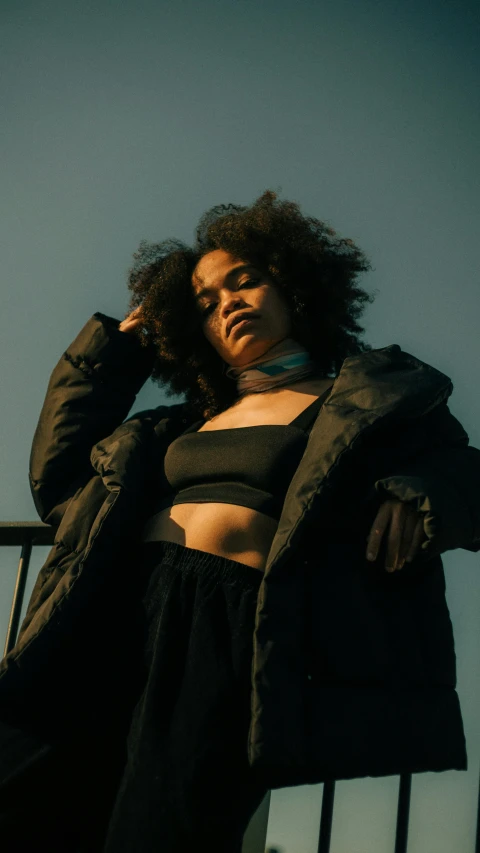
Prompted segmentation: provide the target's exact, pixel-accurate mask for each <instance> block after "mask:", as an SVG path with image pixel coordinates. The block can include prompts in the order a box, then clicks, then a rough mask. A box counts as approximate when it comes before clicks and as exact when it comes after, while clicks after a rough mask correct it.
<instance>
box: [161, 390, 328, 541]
mask: <svg viewBox="0 0 480 853" xmlns="http://www.w3.org/2000/svg"><path fill="white" fill-rule="evenodd" d="M331 387H332V386H329V387H328V388H327V390H326V391H324V392H323V394H321V395H320V396H319V397H318V399H317V400H314V401H313V403H311V404H310V405H309V406H307V408H306V409H304V410H303V412H301V413H300V414H299V415H298V417H296V418H295V420H293V421H292V422H291V423H290V424H268V425H261V426H250V427H234V428H231V429H217V430H206V431H205V432H198V429H199V428H200V426H202V425H203V424H204V423H205V421H204V420H203V421H197V422H196V423H194V424H192V425H191V426H190V427H188V428H187V429H186V430H185V432H183V433H182V435H180V436H178V438H176V439H175V441H172V443H171V444H170V445H169V447H168V450H167V452H166V454H165V457H164V462H163V470H162V471H160V472H159V487H160V486H161V492H162V498H161V500H160V501H159V502H157V504H156V505H155V509H154V515H156V514H157V513H159V512H161V511H162V510H164V509H166V508H167V507H170V506H172V505H173V504H179V503H204V502H212V501H213V502H216V503H231V504H239V505H240V506H247V507H250V508H251V509H256V510H257V511H258V512H262V513H264V514H265V515H269V516H271V517H272V518H275V519H276V520H277V521H278V519H279V518H280V515H281V512H282V508H283V503H284V500H285V495H286V493H287V489H288V487H289V485H290V481H291V479H292V477H293V475H294V473H295V471H296V470H297V467H298V465H299V463H300V460H301V458H302V456H303V454H304V452H305V448H306V446H307V441H308V436H309V434H310V431H311V428H312V426H313V424H314V422H315V420H316V418H317V415H318V412H319V411H320V408H321V406H322V405H323V403H324V401H325V399H326V397H327V396H328V395H329V394H330V391H331ZM166 491H167V494H165V492H166ZM151 523H152V517H151V518H150V519H149V521H148V524H147V527H150V525H151Z"/></svg>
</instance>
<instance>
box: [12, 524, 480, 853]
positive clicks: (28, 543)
mask: <svg viewBox="0 0 480 853" xmlns="http://www.w3.org/2000/svg"><path fill="white" fill-rule="evenodd" d="M54 535H55V532H54V528H53V527H51V526H50V525H49V524H44V523H43V522H42V521H2V522H0V545H9V546H17V547H20V548H21V552H20V560H19V564H18V571H17V579H16V582H15V589H14V592H13V599H12V606H11V610H10V618H9V621H8V629H7V636H6V640H5V648H4V653H3V654H4V656H5V655H6V654H7V653H8V652H9V651H11V649H13V647H14V645H15V642H16V638H17V634H18V628H19V623H20V615H21V612H22V606H23V598H24V594H25V585H26V581H27V576H28V569H29V566H30V557H31V554H32V547H33V545H53V540H54ZM411 785H412V776H411V774H410V773H404V774H402V775H401V776H400V777H399V787H398V805H397V826H396V833H395V847H394V851H393V853H407V842H408V821H409V814H410V793H411ZM334 799H335V782H333V781H327V782H324V783H323V796H322V812H321V818H320V832H319V839H318V847H317V853H330V839H331V834H332V820H333V805H334ZM266 819H267V822H268V814H267V815H266ZM265 830H266V825H265ZM266 853H276V848H273V847H270V848H268V849H267V851H266ZM474 853H480V785H479V793H478V805H477V827H476V836H475V851H474Z"/></svg>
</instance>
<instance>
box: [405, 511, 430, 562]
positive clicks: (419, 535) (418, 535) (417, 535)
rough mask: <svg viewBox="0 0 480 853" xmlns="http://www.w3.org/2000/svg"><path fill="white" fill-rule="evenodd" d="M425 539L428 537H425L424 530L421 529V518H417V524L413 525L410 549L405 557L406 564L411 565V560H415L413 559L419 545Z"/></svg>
mask: <svg viewBox="0 0 480 853" xmlns="http://www.w3.org/2000/svg"><path fill="white" fill-rule="evenodd" d="M426 539H428V536H426V535H425V530H424V527H423V516H421V518H419V519H418V520H417V523H416V525H415V530H414V533H413V537H412V543H411V545H410V548H409V550H408V554H407V557H406V559H407V563H411V562H412V560H413V559H415V557H416V555H417V551H418V550H419V548H420V545H421V544H422V542H424V541H425V540H426Z"/></svg>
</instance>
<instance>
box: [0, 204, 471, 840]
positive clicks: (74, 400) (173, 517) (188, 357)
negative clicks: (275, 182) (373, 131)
mask: <svg viewBox="0 0 480 853" xmlns="http://www.w3.org/2000/svg"><path fill="white" fill-rule="evenodd" d="M274 202H275V194H274V193H270V192H266V193H264V195H263V196H261V197H260V199H258V200H257V201H256V202H255V204H253V205H252V206H251V207H250V208H240V207H237V208H233V212H232V210H231V211H230V212H227V213H225V208H222V209H220V210H219V209H217V208H215V209H214V210H213V214H214V221H211V213H209V214H206V215H205V217H204V218H203V219H202V221H201V223H200V225H199V228H198V229H197V243H196V246H195V249H194V250H190V249H188V248H186V247H183V246H181V245H179V244H178V243H175V244H174V243H173V242H172V241H166V242H165V243H163V244H159V245H153V246H152V245H148V244H146V243H143V244H142V246H141V249H140V251H139V252H138V253H137V254H136V264H135V266H134V267H133V268H132V270H131V272H130V282H129V286H130V288H131V289H132V290H133V292H134V294H135V297H134V298H135V301H137V302H138V303H140V304H139V305H137V307H136V308H135V310H134V311H132V312H130V313H129V314H128V316H127V317H126V319H125V320H124V321H123V322H122V323H120V324H118V321H115V320H113V318H108V317H106V315H102V314H96V315H94V317H93V318H92V319H91V320H90V321H89V322H88V323H87V324H86V326H85V327H84V328H83V329H82V331H81V332H80V333H79V335H78V336H77V338H76V339H75V341H74V342H73V343H72V344H71V346H70V347H69V348H68V350H67V351H66V352H65V353H64V356H63V357H62V360H61V362H60V363H59V364H58V365H57V367H56V368H55V370H54V372H53V374H52V377H51V380H50V384H49V388H48V390H47V395H46V399H45V403H44V407H43V409H42V413H41V416H40V420H39V425H38V426H37V431H36V434H35V438H34V442H33V448H32V457H31V466H30V478H31V484H32V493H33V496H34V500H35V504H36V506H37V509H38V512H39V515H40V517H41V518H42V520H43V521H45V522H47V523H49V524H52V525H54V526H55V527H56V528H57V530H56V537H55V545H54V548H53V549H52V552H51V554H50V555H49V558H48V559H47V563H46V564H45V566H44V567H43V568H42V570H41V572H40V575H39V578H38V580H37V583H36V585H35V588H34V590H33V593H32V596H31V599H30V602H29V605H28V608H27V613H26V616H25V619H24V622H23V623H22V627H21V630H20V633H19V637H18V640H17V644H16V646H15V648H14V649H13V650H12V651H11V652H10V653H9V655H7V656H6V658H5V659H4V661H2V664H1V666H0V712H1V713H0V717H1V719H2V721H3V722H4V725H5V726H7V725H8V724H10V725H13V724H14V725H15V729H16V731H21V732H22V733H27V734H28V738H30V740H28V738H26V739H25V741H22V742H21V743H25V746H24V747H22V746H18V747H17V753H18V755H22V748H23V750H24V755H27V754H28V760H27V761H26V762H24V765H22V766H27V770H28V772H27V773H25V772H24V771H22V770H21V768H20V761H19V760H17V759H16V761H17V764H18V766H19V768H20V769H18V770H17V764H15V761H10V776H8V774H6V773H4V778H5V781H4V783H3V789H2V786H0V807H1V806H2V802H3V804H5V805H4V806H3V810H4V811H3V813H4V817H3V824H2V822H1V820H0V829H2V828H3V827H5V830H4V837H6V835H8V832H9V831H10V828H11V827H12V825H13V821H12V814H13V813H14V812H13V809H14V808H18V802H19V792H20V791H22V790H23V792H25V791H27V792H28V793H27V803H26V805H25V809H26V810H27V812H28V806H29V804H30V805H31V806H32V808H35V809H36V812H35V814H36V815H37V814H38V813H40V811H41V809H40V807H39V805H38V803H39V802H40V801H41V798H40V793H39V789H38V786H37V788H36V789H35V787H34V782H32V781H31V780H32V778H33V779H34V780H35V778H37V780H38V779H41V778H42V776H41V772H39V770H38V768H39V767H40V768H41V767H42V760H43V758H44V756H47V757H49V760H50V764H49V765H48V769H49V773H50V774H51V775H50V777H49V779H50V778H51V780H52V781H51V784H49V787H48V790H49V796H50V797H51V792H52V786H53V785H55V784H56V785H57V790H58V792H59V794H58V795H59V797H61V796H62V795H61V792H60V787H62V788H63V791H67V792H68V795H65V794H63V799H60V802H61V806H60V807H58V806H57V808H56V810H55V811H56V818H55V820H53V818H52V819H51V820H50V822H48V821H47V820H46V818H45V811H47V812H48V806H45V808H44V809H43V811H42V819H43V820H44V821H46V823H45V826H43V825H42V831H43V832H44V837H45V838H47V837H48V843H49V849H51V850H52V851H54V850H55V851H56V850H57V849H58V850H59V851H60V850H62V853H67V851H68V850H72V851H73V850H75V851H80V850H81V851H82V853H87V851H89V853H90V851H93V850H95V851H97V850H98V851H100V850H102V851H104V853H120V851H122V853H123V851H125V853H127V851H128V852H129V853H130V851H132V853H133V851H135V853H137V851H138V853H150V851H152V853H153V851H157V850H162V851H165V853H167V851H169V852H170V853H177V852H178V853H180V851H187V850H191V849H208V850H210V851H212V853H214V851H225V853H226V851H229V853H232V851H237V853H240V850H241V846H242V838H243V834H244V831H245V829H246V827H247V825H248V822H249V820H250V818H251V816H252V815H253V813H254V811H255V810H256V808H257V807H258V805H259V804H260V802H261V800H262V799H263V797H264V795H265V793H266V792H267V791H268V790H269V788H274V787H283V786H285V785H296V784H305V783H309V782H311V783H315V782H319V781H322V780H324V779H327V778H336V779H341V778H353V777H360V776H366V775H386V774H388V773H399V772H409V771H410V772H414V771H416V772H421V771H424V770H432V769H436V770H441V769H451V768H453V767H456V768H458V769H466V757H465V751H464V737H463V728H462V721H461V715H460V710H459V707H458V698H457V695H456V692H455V689H454V688H455V664H454V650H453V637H452V636H451V625H450V620H449V616H448V609H447V606H446V602H445V597H444V578H443V569H442V565H441V559H440V556H439V555H440V552H442V551H445V550H448V549H449V548H456V547H464V548H468V549H470V550H478V549H479V548H480V505H479V498H478V494H477V490H476V483H477V482H478V473H479V467H480V462H479V452H478V451H477V450H476V449H475V448H471V447H467V445H468V436H466V433H465V431H464V430H463V428H462V427H461V426H460V424H459V423H458V421H457V420H456V419H455V418H453V416H452V415H451V414H450V413H449V411H448V407H447V406H446V399H447V397H448V396H449V394H450V393H451V390H452V385H451V382H450V380H449V379H448V377H446V376H445V375H444V374H441V373H440V372H439V371H437V370H435V368H432V367H430V366H429V365H425V364H424V363H423V362H421V361H419V360H418V359H415V358H414V357H413V356H411V355H409V354H408V353H404V352H402V351H401V349H400V347H398V345H392V346H390V347H386V348H384V349H381V350H372V349H371V348H370V347H368V346H366V345H365V344H362V343H360V341H359V340H358V334H359V332H360V331H361V327H360V326H359V325H358V324H357V322H356V317H358V314H359V313H360V308H359V303H362V302H365V301H368V299H369V297H368V296H367V294H366V293H365V292H364V291H362V290H360V288H358V286H356V282H355V279H356V276H357V275H358V273H359V272H361V271H363V270H365V269H367V268H368V263H367V261H366V258H365V256H364V255H363V254H362V252H361V251H360V250H359V249H358V248H357V247H356V246H354V244H353V243H352V242H351V241H349V240H343V239H341V238H337V237H336V236H335V232H333V230H332V229H330V228H327V227H326V226H325V225H324V224H323V223H321V222H319V221H318V220H314V219H307V218H304V217H302V216H301V215H300V213H299V210H298V206H297V205H294V204H292V203H283V204H277V205H275V203H274ZM244 315H246V316H245V318H244ZM332 373H333V374H334V375H335V374H336V378H335V379H334V378H333V377H332V376H331V375H329V374H332ZM149 375H151V376H152V378H153V379H154V380H157V381H160V382H161V383H165V384H167V393H168V394H178V393H185V395H186V403H184V404H177V405H174V406H160V407H158V408H157V409H153V410H147V411H146V412H140V413H137V414H135V415H133V416H132V417H131V418H130V419H129V420H128V421H125V422H123V423H122V420H123V418H124V417H125V416H126V414H127V413H128V411H129V409H130V408H131V405H132V403H133V401H134V399H135V394H136V393H137V392H138V390H139V388H140V387H141V385H142V384H143V382H144V381H145V379H146V378H147V377H148V376H149ZM232 379H233V382H232ZM199 416H200V418H199ZM118 424H120V426H118ZM115 427H116V428H115ZM112 431H113V432H112ZM110 433H112V434H111V435H110ZM106 436H107V437H106ZM89 463H90V464H89ZM92 467H93V469H95V472H96V473H95V475H94V476H92ZM444 472H445V476H444ZM460 493H461V494H462V505H461V508H460V510H459V509H458V495H459V494H460ZM367 552H368V553H370V552H372V558H373V561H372V562H371V563H370V562H369V560H368V559H367ZM406 561H407V562H406ZM385 570H386V571H385ZM400 570H402V571H400ZM60 673H61V679H59V674H60ZM439 688H441V689H439ZM39 695H41V696H42V703H41V704H39V703H38V696H39ZM26 698H27V699H28V700H29V701H25V699H26ZM35 700H37V701H35ZM59 707H60V708H61V713H58V711H59ZM445 732H449V736H446V734H445ZM419 734H420V739H419ZM7 735H8V732H7ZM7 735H5V736H4V740H5V741H6V742H8V743H11V742H12V739H11V740H10V741H8V740H7ZM92 744H93V746H92ZM14 753H15V751H14ZM17 753H15V754H17ZM66 756H74V760H71V761H70V764H69V762H68V760H67V758H66ZM12 766H14V772H13V773H12V770H11V768H12ZM66 766H67V767H70V768H71V775H68V771H66ZM58 767H61V772H62V774H63V775H62V777H61V778H62V786H60V782H59V779H60V772H59V770H58ZM86 768H90V770H91V776H90V779H89V782H88V785H85V784H81V785H79V784H78V781H77V780H78V777H80V778H81V779H82V782H84V780H85V777H86V775H88V770H87V769H86ZM22 772H23V775H22ZM35 774H36V775H35ZM55 774H56V775H55ZM0 778H1V777H0ZM66 778H67V779H68V783H66ZM12 780H13V781H12ZM44 780H45V777H43V781H44ZM22 785H23V788H22ZM32 791H36V793H35V795H33V794H32ZM2 793H3V801H2V796H1V795H2ZM15 797H16V799H15ZM35 798H36V799H35ZM34 800H35V803H34ZM14 803H15V806H14V805H12V804H14ZM1 815H2V813H1V811H0V816H1ZM59 815H60V817H59ZM35 832H36V834H35V835H34V836H33V837H34V838H35V839H36V840H37V842H38V837H39V835H38V832H39V825H38V824H37V825H36V826H35ZM48 833H50V834H49V835H48ZM27 837H28V831H27ZM55 845H56V846H55ZM12 849H18V847H17V848H13V847H12Z"/></svg>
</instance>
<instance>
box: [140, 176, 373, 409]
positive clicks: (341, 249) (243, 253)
mask: <svg viewBox="0 0 480 853" xmlns="http://www.w3.org/2000/svg"><path fill="white" fill-rule="evenodd" d="M215 249H224V250H225V251H227V252H229V253H230V254H231V255H233V256H234V257H235V258H238V259H241V260H243V261H246V262H248V263H250V264H252V265H254V266H256V267H257V268H258V269H259V270H261V271H263V272H264V273H266V274H267V275H268V276H270V278H271V279H272V281H273V283H274V285H275V286H277V287H278V288H279V289H280V290H281V292H282V293H283V295H284V297H285V299H286V301H287V304H288V305H289V307H290V312H291V319H292V330H291V337H292V338H294V339H295V340H296V341H298V342H299V343H300V344H301V345H302V346H304V347H305V349H306V350H307V351H308V352H309V354H310V356H311V358H312V359H313V360H314V361H315V362H316V363H317V365H318V367H319V374H320V375H322V373H323V374H325V373H326V374H330V375H331V374H332V373H333V374H334V375H336V374H338V372H339V370H340V368H341V366H342V363H343V360H344V359H345V358H346V357H347V356H350V355H356V354H358V353H362V352H366V351H370V350H371V349H372V347H371V346H370V345H368V344H366V343H363V342H361V341H360V340H359V337H360V335H361V333H363V332H364V328H363V327H362V326H360V325H359V324H358V323H357V318H358V316H359V315H360V314H361V313H362V312H363V310H364V307H363V306H364V303H366V302H372V301H373V300H374V298H375V297H374V296H373V295H370V294H368V293H367V292H366V291H365V290H362V289H361V288H359V287H358V286H357V283H356V279H357V275H358V274H359V273H361V272H364V271H366V270H369V269H372V267H371V264H370V262H369V261H368V259H367V258H366V256H365V255H364V253H363V252H362V251H361V250H360V249H359V248H358V246H356V245H355V243H354V242H353V240H350V239H346V238H342V237H339V236H337V233H336V232H335V231H334V230H333V228H330V227H328V226H327V225H326V224H325V222H322V221H321V220H318V219H314V218H313V217H305V216H303V215H302V214H301V213H300V210H299V205H298V204H296V203H294V202H290V201H283V202H280V201H277V194H276V193H275V192H273V191H271V190H267V191H265V192H264V193H263V195H261V196H260V197H259V198H258V199H257V200H256V201H255V202H254V204H252V205H251V206H250V207H242V206H240V205H233V204H229V205H227V206H226V205H223V204H222V205H217V206H215V207H213V208H211V209H210V210H208V211H207V212H206V213H204V214H203V216H202V217H201V219H200V221H199V224H198V226H197V229H196V243H195V245H194V247H193V249H192V248H190V247H188V246H187V245H185V244H184V243H182V242H181V241H180V240H176V239H167V240H164V241H163V242H161V243H150V242H148V241H147V240H141V241H140V245H139V248H138V250H137V251H136V252H135V253H134V255H133V257H134V259H135V263H134V265H133V266H132V267H131V269H130V270H129V272H128V289H129V290H130V291H132V294H133V296H132V297H131V299H130V307H129V312H131V311H133V310H134V308H137V307H138V306H139V305H142V326H141V327H138V328H137V330H135V332H134V334H136V335H137V337H138V339H139V341H140V343H141V344H142V346H147V347H152V348H153V351H154V352H155V356H156V357H155V360H154V364H153V369H152V373H151V379H152V381H153V382H154V383H156V384H158V385H160V386H163V388H164V392H165V394H166V396H167V397H172V396H175V395H181V394H184V395H185V401H186V409H187V412H188V413H189V414H190V415H191V416H192V417H193V418H195V419H199V418H204V419H207V420H208V419H210V418H212V417H214V416H215V415H217V414H219V413H220V412H223V411H225V409H228V408H229V407H230V406H232V405H233V403H234V402H235V401H236V400H237V399H238V395H237V391H236V383H235V382H233V381H232V379H230V378H229V377H227V376H226V375H225V371H224V367H225V362H224V361H223V360H222V359H221V357H220V355H219V354H218V353H217V351H216V350H215V349H214V347H213V346H212V345H211V344H210V343H209V342H208V341H207V339H206V337H205V335H204V334H203V331H202V317H201V313H200V310H199V308H198V307H197V305H196V303H195V300H194V292H193V285H192V274H193V272H194V269H195V267H196V265H197V263H198V261H199V260H200V258H201V257H203V255H205V254H207V253H208V252H211V251H214V250H215Z"/></svg>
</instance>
